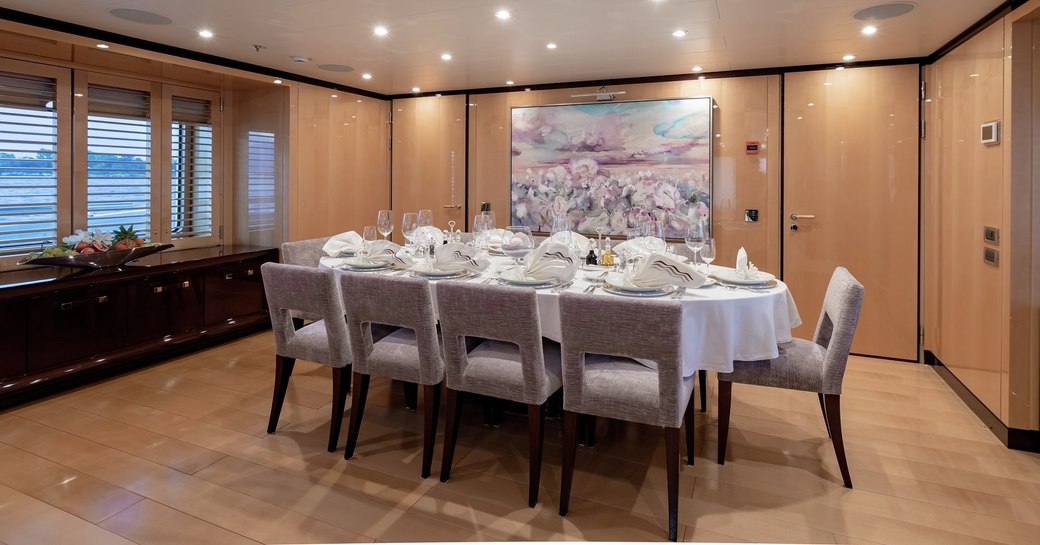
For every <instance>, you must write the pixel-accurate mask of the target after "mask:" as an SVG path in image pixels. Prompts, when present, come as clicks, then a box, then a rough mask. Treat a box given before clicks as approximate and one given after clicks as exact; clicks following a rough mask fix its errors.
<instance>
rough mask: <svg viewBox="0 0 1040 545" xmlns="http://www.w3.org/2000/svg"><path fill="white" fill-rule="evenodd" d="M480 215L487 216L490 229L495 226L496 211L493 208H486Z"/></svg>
mask: <svg viewBox="0 0 1040 545" xmlns="http://www.w3.org/2000/svg"><path fill="white" fill-rule="evenodd" d="M480 215H481V216H484V217H485V218H487V222H488V230H489V231H490V230H492V229H494V228H495V212H494V211H493V210H484V211H483V212H481V213H480Z"/></svg>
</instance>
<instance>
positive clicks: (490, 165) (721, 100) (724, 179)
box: [395, 76, 780, 272]
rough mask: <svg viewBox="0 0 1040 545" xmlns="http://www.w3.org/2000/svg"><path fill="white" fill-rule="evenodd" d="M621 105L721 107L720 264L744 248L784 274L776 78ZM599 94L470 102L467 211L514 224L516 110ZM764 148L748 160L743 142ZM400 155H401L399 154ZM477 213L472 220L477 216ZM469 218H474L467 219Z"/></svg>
mask: <svg viewBox="0 0 1040 545" xmlns="http://www.w3.org/2000/svg"><path fill="white" fill-rule="evenodd" d="M611 89H612V90H618V91H625V93H626V94H625V95H622V96H620V97H619V98H623V99H624V100H643V99H661V98H683V97H700V96H710V97H712V98H714V99H715V103H716V104H717V105H718V109H717V110H716V114H717V115H716V118H715V131H714V132H715V133H716V134H715V142H714V147H713V148H712V153H713V173H712V177H713V179H712V186H713V200H714V202H713V205H712V213H713V218H714V219H713V225H712V226H713V229H714V230H715V231H714V235H715V238H716V239H717V245H718V256H719V257H718V259H717V260H716V263H718V264H722V265H733V262H734V261H735V259H736V253H737V249H738V248H740V247H741V246H743V247H744V248H745V249H746V250H747V251H748V253H749V255H750V256H751V257H752V260H753V261H754V262H755V263H756V264H758V265H759V267H760V268H761V269H762V270H768V271H773V272H778V271H779V269H780V243H779V241H780V234H779V226H780V220H779V217H778V214H779V210H780V138H779V135H780V79H779V76H757V77H748V78H720V79H705V80H697V79H690V80H687V81H677V82H665V83H650V84H639V85H622V86H617V87H614V86H612V87H611ZM594 91H595V88H575V89H556V90H547V91H529V92H528V91H516V92H510V93H495V94H481V95H471V96H470V98H469V103H470V107H469V110H470V111H469V134H470V136H469V152H470V153H469V156H470V162H469V169H470V170H469V209H470V211H471V212H474V211H476V210H479V209H480V208H479V206H480V203H481V202H482V201H486V202H490V203H491V208H492V210H494V211H495V214H496V218H497V221H498V224H499V225H506V224H507V223H506V222H507V221H508V218H509V199H510V194H509V181H510V158H511V154H510V149H511V143H510V142H511V135H510V115H511V113H510V112H511V108H513V107H517V106H534V105H545V104H566V103H574V102H579V101H587V100H588V99H574V98H571V95H572V94H580V93H589V92H594ZM749 140H753V141H758V142H760V143H761V144H762V151H761V153H760V154H759V155H747V154H745V142H746V141H749ZM395 153H396V150H395ZM746 208H754V209H757V210H758V211H759V221H758V223H745V222H744V209H746ZM474 213H475V212H474ZM470 215H471V216H472V215H473V213H471V214H470Z"/></svg>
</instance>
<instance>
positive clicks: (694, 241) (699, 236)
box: [686, 221, 705, 267]
mask: <svg viewBox="0 0 1040 545" xmlns="http://www.w3.org/2000/svg"><path fill="white" fill-rule="evenodd" d="M704 239H705V233H704V223H702V222H699V221H695V222H693V223H691V224H690V225H689V227H687V229H686V247H687V248H689V249H690V252H692V254H693V256H692V259H693V263H692V265H693V266H694V267H696V266H697V262H698V261H699V260H700V254H701V248H702V247H703V246H704Z"/></svg>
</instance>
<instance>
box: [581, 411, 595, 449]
mask: <svg viewBox="0 0 1040 545" xmlns="http://www.w3.org/2000/svg"><path fill="white" fill-rule="evenodd" d="M578 444H579V445H582V446H584V447H588V448H592V447H594V446H596V417H595V416H592V415H591V414H583V415H580V416H579V417H578Z"/></svg>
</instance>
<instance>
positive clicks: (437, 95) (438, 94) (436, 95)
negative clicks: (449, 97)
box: [433, 93, 441, 97]
mask: <svg viewBox="0 0 1040 545" xmlns="http://www.w3.org/2000/svg"><path fill="white" fill-rule="evenodd" d="M433 96H435V97H439V96H441V94H440V93H437V94H435V95H433Z"/></svg>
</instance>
